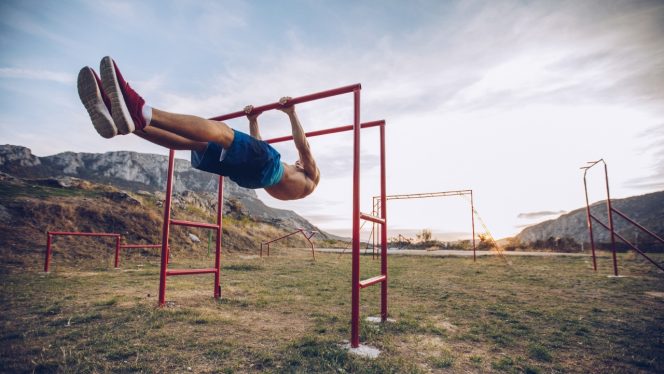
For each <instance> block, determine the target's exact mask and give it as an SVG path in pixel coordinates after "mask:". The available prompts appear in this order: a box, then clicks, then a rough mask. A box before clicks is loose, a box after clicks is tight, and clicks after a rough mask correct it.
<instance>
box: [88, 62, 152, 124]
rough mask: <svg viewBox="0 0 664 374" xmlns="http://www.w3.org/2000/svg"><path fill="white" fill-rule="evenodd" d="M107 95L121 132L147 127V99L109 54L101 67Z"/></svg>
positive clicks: (114, 119) (112, 113) (114, 118)
mask: <svg viewBox="0 0 664 374" xmlns="http://www.w3.org/2000/svg"><path fill="white" fill-rule="evenodd" d="M99 70H100V71H101V81H102V85H103V87H104V91H105V92H106V95H108V97H109V98H110V99H111V115H112V116H113V121H115V125H116V126H117V128H118V132H119V133H120V134H129V133H130V132H134V130H136V129H138V130H142V129H143V128H145V124H146V123H145V119H144V118H143V105H144V104H145V100H143V98H142V97H141V96H140V95H139V94H137V93H136V91H134V90H133V89H132V88H131V87H130V86H129V83H127V82H126V81H125V80H124V78H123V77H122V74H121V73H120V70H119V69H118V66H117V65H116V64H115V61H113V59H112V58H110V57H109V56H106V57H104V58H103V59H102V60H101V64H100V67H99Z"/></svg>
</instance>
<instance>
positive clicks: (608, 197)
mask: <svg viewBox="0 0 664 374" xmlns="http://www.w3.org/2000/svg"><path fill="white" fill-rule="evenodd" d="M604 178H605V180H606V210H607V214H608V216H609V230H611V254H612V256H613V275H615V276H616V277H617V276H618V259H617V257H616V234H615V231H614V230H613V211H612V209H611V194H610V193H609V171H608V169H607V167H606V162H604Z"/></svg>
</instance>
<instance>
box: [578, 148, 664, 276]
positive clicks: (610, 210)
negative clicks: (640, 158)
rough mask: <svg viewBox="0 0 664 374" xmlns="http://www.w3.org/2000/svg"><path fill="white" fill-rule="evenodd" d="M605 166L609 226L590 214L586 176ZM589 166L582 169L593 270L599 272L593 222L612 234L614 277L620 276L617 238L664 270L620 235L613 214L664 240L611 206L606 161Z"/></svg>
mask: <svg viewBox="0 0 664 374" xmlns="http://www.w3.org/2000/svg"><path fill="white" fill-rule="evenodd" d="M600 162H601V163H602V164H604V181H605V184H606V212H607V216H608V220H609V222H608V225H606V224H604V222H602V221H600V220H599V219H598V218H597V217H595V216H594V215H593V214H592V213H591V212H590V201H589V199H588V183H587V180H586V176H587V174H588V170H589V169H591V168H592V167H593V166H595V165H597V164H599V163H600ZM587 164H588V165H586V166H582V167H581V168H580V169H581V170H583V189H584V191H585V195H586V219H587V222H588V234H589V235H590V249H591V251H592V257H593V270H594V271H597V259H596V258H595V239H594V238H593V220H594V221H595V222H597V223H598V224H599V225H600V226H602V227H604V228H605V229H607V230H608V231H609V232H610V233H611V256H612V258H613V275H614V276H616V277H617V276H618V259H617V256H616V237H617V238H618V239H620V240H622V241H623V242H624V243H625V244H627V245H628V246H629V247H630V248H632V249H633V250H634V251H636V253H638V254H640V255H641V256H643V257H645V259H646V260H648V261H650V262H651V263H652V264H653V265H655V266H657V267H658V268H659V269H660V270H664V267H662V265H660V264H659V263H657V262H656V261H655V260H653V259H652V258H650V257H648V255H646V254H645V253H644V252H643V251H642V250H640V249H639V248H638V247H637V246H636V245H635V244H632V243H631V242H630V241H628V240H627V239H625V238H624V237H623V236H622V235H620V234H618V233H617V232H616V231H615V228H614V225H613V213H615V214H617V215H618V216H620V217H621V218H623V219H624V220H625V221H627V222H629V223H631V224H632V226H634V227H636V228H638V229H640V230H641V231H643V232H645V233H646V234H648V235H650V236H652V237H653V238H655V239H656V240H658V241H659V242H661V243H662V244H664V239H662V238H660V237H659V236H657V234H655V233H653V232H652V231H650V230H648V229H646V228H645V227H643V226H641V225H640V224H638V223H637V222H636V221H634V220H633V219H631V218H629V217H627V215H625V214H624V213H622V212H621V211H619V210H618V209H616V208H614V207H613V206H612V205H611V194H610V193H609V171H608V168H607V166H606V161H604V159H601V158H600V159H599V160H597V161H588V162H587Z"/></svg>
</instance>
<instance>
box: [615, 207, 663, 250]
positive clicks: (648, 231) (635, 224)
mask: <svg viewBox="0 0 664 374" xmlns="http://www.w3.org/2000/svg"><path fill="white" fill-rule="evenodd" d="M613 211H614V212H615V213H616V214H617V215H619V216H621V217H622V218H624V219H626V220H627V221H628V222H629V223H631V224H632V225H634V226H636V227H638V228H640V229H641V230H643V231H645V232H646V233H648V234H650V235H651V236H652V237H653V238H655V239H657V240H659V241H660V243H664V239H662V238H660V237H659V236H657V234H655V233H654V232H652V231H650V230H648V229H647V228H645V227H643V226H641V225H639V224H638V223H637V222H636V221H634V220H633V219H631V218H629V217H627V216H626V215H625V214H624V213H622V212H621V211H619V210H618V209H616V208H613Z"/></svg>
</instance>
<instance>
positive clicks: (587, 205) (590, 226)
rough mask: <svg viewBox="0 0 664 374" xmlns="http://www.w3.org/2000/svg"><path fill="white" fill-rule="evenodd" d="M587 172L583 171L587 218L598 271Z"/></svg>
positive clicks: (594, 260) (595, 268) (591, 248)
mask: <svg viewBox="0 0 664 374" xmlns="http://www.w3.org/2000/svg"><path fill="white" fill-rule="evenodd" d="M586 172H587V169H586ZM586 172H584V173H583V190H584V192H585V194H586V219H587V220H588V234H589V235H590V250H591V251H592V256H593V270H594V271H597V258H596V256H595V239H594V238H593V220H592V218H591V217H590V201H589V200H588V183H587V182H586Z"/></svg>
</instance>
